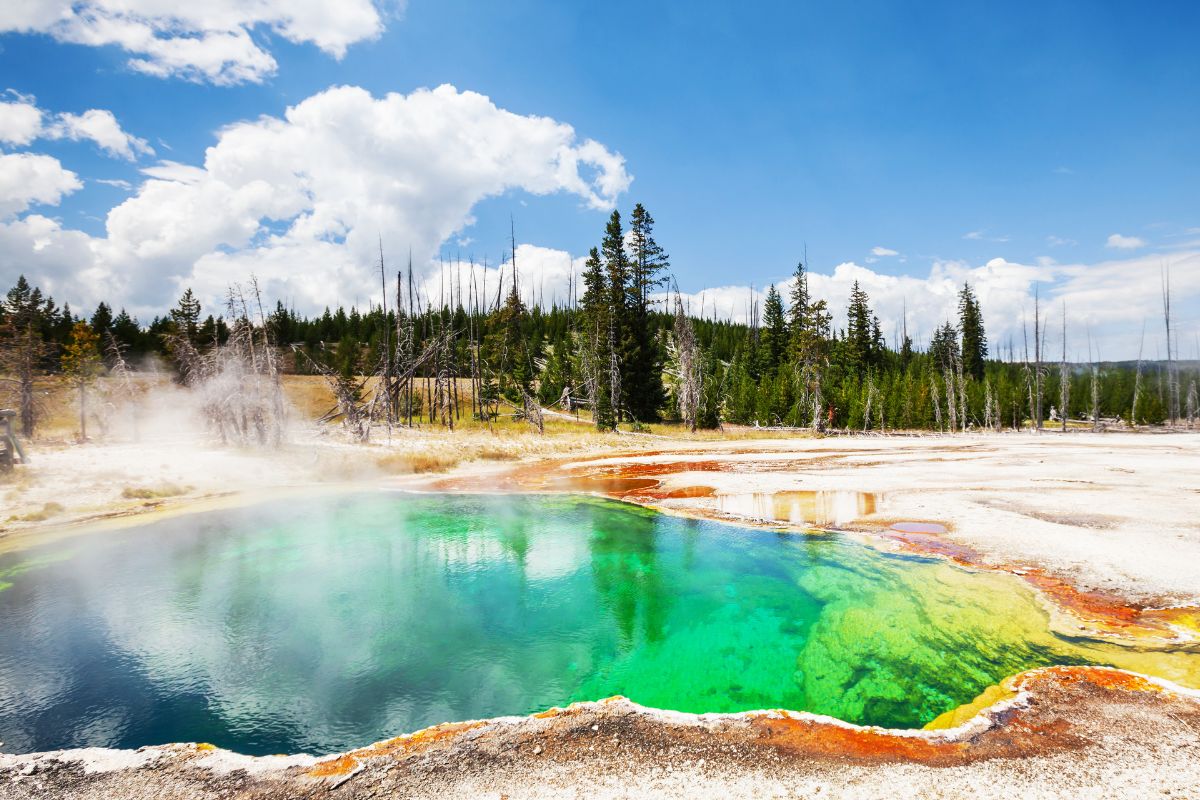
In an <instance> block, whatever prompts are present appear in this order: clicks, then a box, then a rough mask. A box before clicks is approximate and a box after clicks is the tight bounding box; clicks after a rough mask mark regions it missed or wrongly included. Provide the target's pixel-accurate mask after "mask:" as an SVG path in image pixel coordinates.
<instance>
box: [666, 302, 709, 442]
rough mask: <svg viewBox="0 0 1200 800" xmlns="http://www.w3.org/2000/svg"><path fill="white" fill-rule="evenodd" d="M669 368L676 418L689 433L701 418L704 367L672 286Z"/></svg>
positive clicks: (698, 349) (690, 326) (688, 322)
mask: <svg viewBox="0 0 1200 800" xmlns="http://www.w3.org/2000/svg"><path fill="white" fill-rule="evenodd" d="M668 352H669V355H670V366H669V367H668V374H669V375H670V377H671V379H672V383H673V389H674V394H675V403H676V406H677V407H678V408H679V417H680V419H682V420H683V424H684V425H685V426H687V429H688V430H689V431H691V432H692V433H695V432H696V425H697V422H698V420H699V417H700V399H701V388H702V386H703V385H704V375H703V371H702V370H703V363H702V359H701V357H700V347H699V345H697V343H696V331H695V330H694V329H693V327H692V321H691V320H690V319H689V318H688V316H687V314H686V313H685V312H684V308H683V298H682V297H681V296H680V294H679V287H678V285H676V286H675V330H674V337H673V338H672V340H671V341H670V342H669V343H668Z"/></svg>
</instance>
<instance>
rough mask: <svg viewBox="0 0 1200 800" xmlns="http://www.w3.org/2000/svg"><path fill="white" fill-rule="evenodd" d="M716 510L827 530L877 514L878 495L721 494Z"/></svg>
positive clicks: (859, 493) (856, 493)
mask: <svg viewBox="0 0 1200 800" xmlns="http://www.w3.org/2000/svg"><path fill="white" fill-rule="evenodd" d="M717 509H718V510H719V511H721V512H722V513H725V514H729V515H731V516H735V517H744V518H746V519H752V520H762V521H766V522H787V523H790V524H792V525H815V526H817V527H827V526H830V525H845V524H847V523H850V522H853V521H854V520H856V519H858V518H859V517H864V516H866V515H868V514H874V513H875V495H873V494H870V493H868V492H854V491H840V490H832V491H790V492H750V493H746V494H719V495H717Z"/></svg>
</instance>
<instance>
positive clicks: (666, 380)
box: [0, 204, 1200, 438]
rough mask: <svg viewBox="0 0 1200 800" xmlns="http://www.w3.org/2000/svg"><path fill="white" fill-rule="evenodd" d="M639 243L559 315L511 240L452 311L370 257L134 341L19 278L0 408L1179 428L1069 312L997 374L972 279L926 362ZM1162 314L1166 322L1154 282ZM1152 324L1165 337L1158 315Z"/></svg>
mask: <svg viewBox="0 0 1200 800" xmlns="http://www.w3.org/2000/svg"><path fill="white" fill-rule="evenodd" d="M654 225H655V222H654V219H653V217H652V216H651V215H650V213H649V212H648V211H647V210H646V209H645V208H644V207H643V206H642V205H641V204H638V205H636V206H635V207H634V208H633V210H632V212H631V213H630V214H629V216H628V222H627V225H626V220H625V219H624V218H623V217H622V215H621V213H620V212H619V211H614V212H613V213H612V215H611V216H610V218H609V219H608V221H607V223H606V225H605V229H604V231H603V234H602V236H601V238H600V241H599V244H598V246H596V247H593V248H592V249H591V250H590V252H589V253H588V256H587V259H586V261H585V263H584V267H583V271H582V275H581V276H580V279H579V284H580V285H579V286H576V285H574V281H573V279H572V284H571V285H570V286H569V287H568V292H567V299H566V300H565V301H556V302H554V303H552V304H551V305H550V306H549V307H543V306H542V305H541V304H531V305H527V304H526V303H525V302H524V300H523V299H522V297H523V294H522V291H521V279H520V273H519V270H518V265H517V259H516V255H517V253H516V247H515V236H514V237H513V239H512V241H511V245H512V253H511V257H510V260H509V261H508V262H507V263H506V264H505V267H504V268H502V269H501V271H500V273H499V285H497V286H495V287H488V286H487V285H486V280H487V272H486V271H485V270H479V271H477V270H476V269H475V267H474V265H473V264H472V265H471V267H470V272H469V278H468V281H467V285H466V288H465V292H464V289H463V287H461V286H460V287H459V288H458V291H457V294H456V293H455V292H454V291H453V290H451V292H450V299H449V301H447V299H446V298H445V297H444V296H443V297H441V298H439V299H438V300H437V301H434V300H433V299H432V298H430V297H429V296H427V294H426V293H424V292H422V291H420V290H418V288H417V285H418V282H417V280H416V277H415V276H414V274H413V268H412V265H411V263H410V264H408V266H407V271H405V270H404V269H399V270H396V271H395V273H394V274H393V273H392V272H390V271H389V269H388V268H387V267H386V265H385V262H384V259H383V254H382V252H381V254H380V260H379V263H378V269H379V277H380V285H381V288H382V290H383V293H382V302H381V303H380V304H379V305H371V307H370V308H368V309H366V310H360V309H358V308H356V307H351V308H350V309H349V310H346V309H345V308H344V307H341V306H339V307H337V308H336V310H333V309H330V308H326V309H325V310H324V312H323V313H322V314H319V315H315V316H304V315H298V314H296V313H295V312H294V311H293V310H291V309H289V308H287V307H286V306H285V305H284V304H283V303H282V302H277V303H276V305H275V306H274V308H273V309H271V310H270V311H269V313H268V312H267V310H266V309H263V308H262V305H261V298H259V296H258V291H257V287H256V285H255V286H254V290H253V293H252V295H251V301H252V302H247V299H246V298H245V297H244V296H243V294H242V293H241V291H240V290H235V289H231V291H230V295H229V298H228V301H227V303H226V307H225V308H224V309H222V310H220V311H219V312H218V313H212V312H211V311H210V312H209V313H207V314H205V312H204V309H203V308H202V306H201V304H200V302H199V301H198V299H197V298H196V297H195V295H194V294H193V292H192V291H191V290H190V289H188V290H186V291H185V292H184V293H183V295H182V296H181V297H180V299H179V301H178V303H177V304H176V305H175V306H174V307H173V308H171V309H170V310H169V311H168V312H167V313H165V314H163V315H162V316H158V317H155V318H154V319H152V320H151V321H150V322H149V323H148V324H144V325H143V324H142V323H140V322H139V321H138V320H137V319H135V318H134V317H132V316H131V315H130V314H128V313H127V312H126V311H125V310H124V309H120V310H118V311H116V312H115V313H114V311H113V308H112V306H110V305H109V304H107V303H103V302H102V303H100V304H99V305H98V306H97V308H96V309H95V310H94V311H93V312H92V313H91V315H90V316H89V317H84V316H79V315H76V314H75V313H74V312H73V311H72V309H71V308H70V306H69V305H67V304H66V303H64V304H63V305H62V306H61V307H60V306H58V305H57V304H56V302H55V300H54V299H53V298H51V297H48V296H44V295H43V293H42V292H41V291H40V290H39V289H38V288H36V287H33V286H31V285H30V284H29V282H28V281H26V279H25V278H24V277H21V278H19V279H18V280H17V283H16V285H15V286H14V287H13V288H12V289H10V290H9V291H8V293H7V295H6V296H5V298H4V301H3V302H2V303H0V392H2V394H0V405H11V406H13V407H15V408H18V409H19V410H20V417H21V425H22V428H23V430H24V431H25V433H26V435H29V434H31V433H32V431H33V430H34V427H35V426H36V421H37V416H38V408H37V398H36V392H35V391H34V388H35V384H36V382H37V381H38V380H39V378H40V377H41V376H45V375H48V374H55V373H62V374H64V375H65V376H67V377H68V378H69V379H70V380H71V382H72V385H74V386H76V387H77V388H78V389H79V392H80V405H81V427H84V426H86V420H85V419H84V418H83V415H82V414H83V412H82V406H83V405H84V404H85V402H86V395H85V392H86V387H87V385H88V383H89V381H90V380H92V379H93V378H94V377H95V376H97V375H99V374H101V373H102V372H106V371H108V372H116V373H117V374H118V375H120V376H122V377H124V378H125V379H127V378H128V374H129V373H130V371H132V370H133V369H135V366H134V365H142V367H141V368H143V369H145V368H147V366H146V365H148V364H151V363H154V364H166V365H169V367H170V368H171V369H173V370H174V371H175V373H176V377H177V379H178V380H180V382H182V383H188V382H189V381H191V382H193V383H195V382H196V381H197V380H198V378H197V377H196V376H197V375H201V374H203V375H206V376H208V377H210V378H211V377H213V376H215V375H218V374H222V375H224V374H227V373H228V371H229V369H231V365H234V364H237V365H239V366H238V369H239V370H241V372H240V373H239V374H244V373H247V372H253V373H255V374H259V373H261V372H262V370H264V369H269V374H270V376H271V380H270V381H268V382H267V383H266V384H264V385H269V384H270V383H271V382H272V381H274V382H275V383H276V384H277V378H276V376H277V374H278V373H279V372H294V373H301V374H319V375H323V376H324V377H325V378H327V379H328V380H329V382H330V385H331V386H332V388H333V390H334V394H335V396H336V397H337V405H336V407H335V408H333V409H331V412H330V414H329V415H327V416H328V418H330V419H333V418H338V417H340V418H341V419H342V421H343V422H345V423H346V424H347V425H349V426H350V427H352V428H354V429H355V431H356V433H357V434H358V435H359V436H360V438H366V437H367V436H369V435H370V431H371V428H372V426H377V425H380V424H386V425H388V426H395V425H399V426H403V425H414V424H417V423H420V422H425V423H435V424H441V425H445V426H448V427H453V426H454V425H455V424H456V423H457V422H458V421H460V420H462V419H463V418H464V417H472V418H475V419H478V420H481V421H490V420H494V419H496V417H497V416H499V415H500V414H509V413H511V414H513V415H515V416H517V417H519V418H524V419H526V420H527V421H529V422H530V423H531V424H534V425H536V426H538V427H539V428H540V427H541V426H542V419H543V414H544V413H546V412H547V411H557V412H558V413H579V412H581V411H583V412H589V413H590V415H591V418H592V420H593V421H594V424H595V425H596V427H598V428H600V429H602V430H611V429H614V428H616V427H617V426H619V425H622V424H624V425H627V426H631V427H633V428H634V429H637V428H640V427H642V426H645V425H648V424H650V423H655V422H659V421H663V420H667V421H679V422H682V423H683V424H685V425H686V426H687V427H689V428H690V429H693V430H694V429H696V428H713V427H718V426H720V425H721V424H722V423H735V424H740V425H751V426H761V427H789V428H809V429H813V430H817V431H823V430H852V431H880V430H895V429H920V430H937V431H947V432H954V431H961V430H968V429H995V430H998V429H1001V428H1022V427H1026V426H1032V427H1035V428H1041V427H1044V426H1045V425H1046V424H1047V423H1057V424H1060V425H1063V426H1064V427H1065V419H1066V418H1070V419H1075V420H1080V419H1082V420H1086V421H1088V422H1090V423H1091V424H1093V425H1095V426H1100V425H1101V424H1102V423H1103V422H1104V421H1105V420H1116V419H1120V420H1123V421H1132V422H1134V423H1136V424H1160V423H1163V422H1179V421H1185V422H1187V423H1188V424H1194V421H1195V417H1196V414H1197V411H1198V409H1197V397H1196V383H1197V378H1198V377H1200V376H1198V375H1197V371H1196V369H1195V368H1194V367H1192V368H1190V369H1184V368H1182V366H1181V365H1180V364H1179V363H1178V361H1172V360H1170V359H1168V361H1167V362H1166V363H1165V364H1163V363H1162V362H1152V363H1151V362H1143V361H1142V360H1141V359H1139V360H1138V362H1136V363H1121V364H1117V363H1100V362H1099V361H1098V360H1097V361H1094V362H1092V363H1090V364H1086V365H1081V364H1074V363H1068V362H1067V360H1066V358H1065V352H1066V345H1065V342H1066V335H1067V317H1066V309H1065V307H1064V309H1063V315H1062V338H1063V354H1064V356H1063V358H1061V359H1060V360H1058V361H1057V362H1053V361H1051V359H1050V356H1049V355H1048V353H1047V351H1046V339H1047V328H1048V327H1049V321H1048V320H1047V319H1046V317H1045V315H1044V314H1043V312H1042V309H1041V307H1040V303H1039V302H1035V308H1034V319H1033V326H1032V328H1033V329H1032V335H1033V342H1032V346H1031V345H1030V344H1029V331H1027V332H1026V336H1025V347H1024V352H1023V354H1021V355H1020V356H1016V357H1015V356H1014V354H1013V352H1012V349H1011V347H1010V353H1009V357H1008V359H1007V360H1001V359H1000V358H998V357H996V349H995V348H991V347H990V345H989V341H988V336H987V331H986V328H985V324H984V319H983V315H982V312H981V309H980V304H979V301H978V298H977V297H976V295H975V292H974V290H973V288H972V287H971V286H970V284H969V283H964V285H963V286H962V288H961V290H960V292H959V297H958V309H957V312H958V313H957V317H956V319H951V320H945V321H943V322H942V324H940V325H939V326H938V327H937V328H936V330H935V331H934V334H933V336H932V337H931V339H930V341H929V344H928V346H927V347H925V348H924V349H918V348H917V347H915V346H914V344H913V342H912V340H911V338H910V337H909V335H908V332H907V319H905V320H904V328H903V329H902V331H900V332H898V334H899V335H898V337H897V341H895V342H894V343H893V344H892V345H891V346H889V344H888V342H887V340H886V338H885V336H884V335H883V332H882V330H881V326H880V322H879V318H878V316H877V315H876V313H875V312H874V311H873V310H872V308H871V300H870V297H869V296H868V294H867V292H866V291H865V290H864V289H863V288H862V287H861V286H860V285H859V284H858V283H857V282H856V283H855V284H854V285H853V287H852V289H851V292H850V297H849V303H848V310H847V314H846V318H845V319H844V320H834V319H833V317H832V315H831V313H830V311H829V306H828V303H827V301H826V300H825V299H823V298H818V297H815V296H813V294H812V293H811V292H810V290H809V280H808V266H807V265H806V264H805V263H804V262H803V261H800V262H799V263H797V265H796V268H795V271H794V274H793V276H792V281H791V284H790V289H789V292H788V296H787V298H786V299H785V298H784V297H783V296H782V295H781V294H780V293H779V292H778V291H777V290H776V288H775V287H774V286H771V287H769V288H768V290H767V293H766V295H765V298H764V299H763V302H762V305H761V308H759V307H758V304H757V301H755V304H754V306H753V307H752V308H751V309H750V314H749V317H750V321H749V322H748V323H740V322H734V321H732V320H728V319H727V320H718V319H715V318H701V317H698V316H696V315H693V314H691V313H690V309H688V308H687V307H686V305H685V303H684V302H683V299H682V296H681V295H680V293H679V291H678V289H677V288H676V287H674V286H673V285H672V284H671V283H670V282H671V280H672V279H671V277H670V268H671V265H670V259H669V256H668V254H667V253H666V251H665V250H664V248H663V247H662V246H661V245H660V244H659V243H658V242H657V240H656V237H655V231H654ZM464 294H465V296H464ZM1164 298H1165V305H1167V306H1168V307H1169V290H1168V289H1167V288H1166V284H1164ZM255 304H257V305H258V312H257V314H256V313H253V312H252V311H251V307H252V306H254V305H255ZM1167 321H1168V331H1169V324H1170V323H1169V314H1168V316H1167ZM235 345H236V348H235V347H234V346H235ZM235 353H236V357H233V355H231V354H235ZM243 362H245V363H243ZM262 374H267V373H262ZM264 397H265V395H264ZM226 403H227V401H226ZM272 405H278V401H277V400H270V401H268V400H266V399H263V400H261V402H260V401H259V400H255V401H254V402H251V403H249V404H248V405H247V407H248V408H252V409H259V408H265V409H267V410H266V411H265V412H264V411H255V412H253V413H252V414H251V416H253V417H254V418H255V419H258V420H259V422H258V423H257V424H259V425H260V426H261V425H262V424H263V423H262V422H261V419H262V418H264V417H271V416H272V415H273V414H274V413H275V412H274V411H272V410H271V408H272ZM214 413H215V412H214ZM243 413H249V412H243ZM255 415H256V416H255ZM214 418H217V419H224V417H222V416H221V415H219V414H216V415H215V417H214ZM225 424H226V423H222V425H225ZM238 424H239V425H241V426H242V427H245V426H246V425H249V424H250V423H247V422H245V421H244V420H243V421H242V422H240V423H238ZM234 427H235V428H236V426H234ZM225 433H226V428H225V427H222V435H223V436H224V435H225Z"/></svg>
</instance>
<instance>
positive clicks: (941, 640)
mask: <svg viewBox="0 0 1200 800" xmlns="http://www.w3.org/2000/svg"><path fill="white" fill-rule="evenodd" d="M5 587H6V588H5ZM1195 659H1196V656H1189V655H1185V654H1174V655H1161V654H1159V655H1155V654H1143V653H1139V652H1137V651H1134V650H1128V649H1123V648H1120V647H1116V646H1112V645H1097V644H1094V643H1089V642H1084V641H1068V640H1066V639H1062V638H1059V637H1057V636H1055V635H1053V634H1051V633H1050V632H1049V630H1048V627H1047V616H1046V613H1045V612H1044V611H1043V610H1042V608H1041V606H1040V605H1039V604H1038V603H1037V602H1036V600H1035V599H1034V597H1033V595H1032V594H1031V593H1030V592H1029V591H1027V590H1026V589H1025V588H1023V586H1022V585H1021V584H1020V583H1019V582H1018V581H1016V580H1015V579H1013V578H1011V577H1008V576H999V575H980V574H972V573H968V572H966V571H963V570H960V569H958V568H955V567H952V566H949V565H947V564H944V563H941V562H935V561H930V560H927V559H920V558H915V557H901V556H895V555H887V554H883V553H880V552H877V551H876V550H874V549H872V548H869V547H866V546H864V545H861V544H857V543H854V542H852V541H849V540H845V539H842V538H838V537H832V536H804V535H795V534H777V533H773V532H768V531H762V530H754V529H747V528H740V527H736V526H730V525H722V524H718V523H711V522H697V521H687V520H681V519H677V518H673V517H667V516H661V515H658V514H655V513H652V512H649V511H645V510H642V509H638V508H634V507H631V506H627V505H623V504H618V503H615V502H608V501H602V500H595V499H587V498H578V497H566V496H511V497H490V496H489V497H482V496H444V495H409V494H385V493H379V494H369V495H353V496H340V497H324V498H315V499H309V500H305V501H300V502H296V501H289V502H287V503H283V504H272V505H266V506H260V507H257V508H254V509H250V510H242V511H237V512H216V513H207V514H200V515H194V516H184V517H179V518H175V519H171V520H168V521H162V522H156V523H153V524H147V525H143V526H140V527H137V528H132V529H128V530H126V531H123V532H106V533H97V534H91V535H84V536H79V537H76V538H73V539H70V540H67V541H60V542H57V543H53V544H48V545H46V546H44V547H41V548H36V549H31V550H25V551H22V552H20V553H16V554H10V555H8V556H4V557H0V741H2V742H3V743H4V744H3V745H2V746H0V749H3V750H5V751H9V752H22V751H30V750H43V749H51V748H59V747H76V746H91V745H97V746H100V745H103V746H113V747H136V746H140V745H145V744H155V743H162V742H169V741H207V742H212V743H215V744H218V745H220V746H223V747H228V748H231V749H234V750H238V751H241V752H246V753H254V754H263V753H281V752H298V751H307V752H316V753H325V752H333V751H338V750H343V749H347V748H350V747H354V746H360V745H363V744H366V743H369V742H372V741H375V740H378V739H382V738H385V737H389V736H393V735H396V734H399V733H403V732H407V731H412V730H416V729H419V728H421V727H424V726H427V725H431V724H434V723H438V722H444V721H448V720H462V719H475V718H481V717H489V716H496V715H505V714H526V713H529V712H533V711H539V710H542V709H545V708H547V707H550V706H554V705H563V704H566V703H568V702H571V701H574V700H585V699H598V698H602V697H607V696H610V695H614V694H622V695H626V696H628V697H630V698H632V699H633V700H635V701H637V702H639V703H642V704H645V705H649V706H656V707H661V708H671V709H677V710H682V711H697V712H698V711H742V710H749V709H758V708H774V707H784V708H790V709H797V710H809V711H815V712H820V713H824V714H830V715H833V716H836V717H840V718H842V719H845V720H850V721H853V722H862V723H874V724H880V725H887V726H905V727H909V726H920V725H922V724H924V723H926V722H928V721H929V720H931V719H932V718H933V717H935V716H937V715H938V714H940V713H942V712H944V711H947V710H949V709H951V708H953V707H955V706H957V705H959V704H961V703H964V702H967V701H970V700H971V699H972V698H974V697H975V696H976V695H977V694H978V693H979V692H980V691H982V690H983V689H984V688H986V687H987V686H989V685H990V684H993V683H995V682H997V681H998V680H999V679H1000V678H1002V677H1004V676H1006V675H1009V674H1012V673H1015V672H1018V671H1020V670H1023V669H1027V668H1030V667H1034V666H1039V665H1045V664H1050V663H1099V664H1114V665H1119V666H1127V667H1130V668H1135V669H1138V668H1140V669H1143V670H1144V671H1154V672H1157V673H1159V674H1165V675H1166V676H1167V677H1172V678H1174V679H1176V680H1183V681H1191V682H1193V683H1194V681H1195V678H1196V665H1195Z"/></svg>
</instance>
